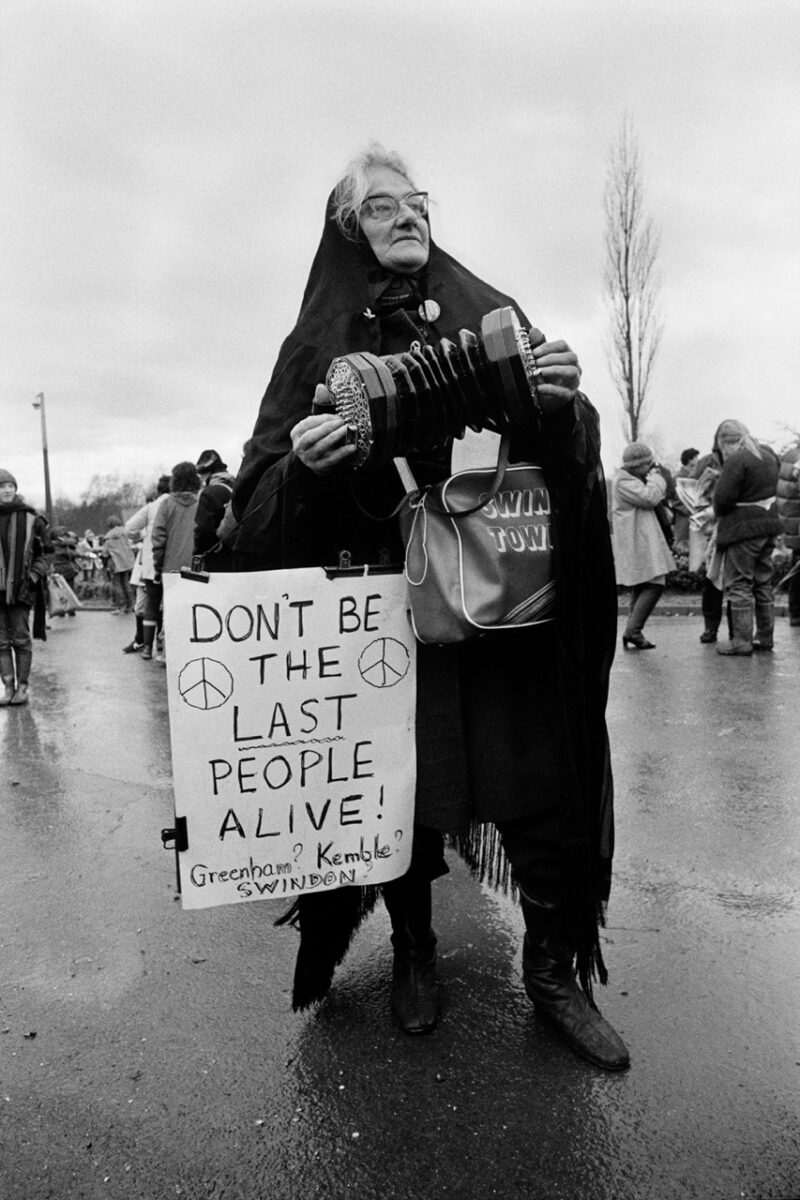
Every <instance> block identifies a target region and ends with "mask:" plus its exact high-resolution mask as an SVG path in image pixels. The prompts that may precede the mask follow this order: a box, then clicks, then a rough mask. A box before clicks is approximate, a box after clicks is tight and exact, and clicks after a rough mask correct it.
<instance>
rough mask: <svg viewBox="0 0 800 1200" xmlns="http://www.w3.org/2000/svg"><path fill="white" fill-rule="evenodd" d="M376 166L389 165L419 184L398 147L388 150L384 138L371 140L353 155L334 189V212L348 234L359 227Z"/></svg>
mask: <svg viewBox="0 0 800 1200" xmlns="http://www.w3.org/2000/svg"><path fill="white" fill-rule="evenodd" d="M375 167H387V168H388V169H389V170H390V171H396V172H397V174H398V175H402V176H403V178H404V179H407V180H408V183H409V186H410V187H411V188H412V190H413V188H414V187H415V186H416V185H415V184H414V181H413V179H412V178H411V172H410V171H409V169H408V166H407V165H406V163H405V161H404V160H403V159H402V158H401V157H400V155H399V154H398V153H397V151H396V150H387V149H386V148H385V147H384V146H382V145H381V143H380V142H370V143H369V145H368V146H366V147H365V148H364V149H363V150H362V151H361V153H360V154H356V156H355V157H354V158H351V160H350V162H349V163H348V164H347V166H346V167H345V169H344V174H343V175H342V177H341V179H340V180H339V182H338V183H337V184H336V187H335V188H334V191H333V216H334V220H335V221H336V224H337V225H338V226H339V228H340V229H341V231H342V233H344V234H345V236H346V237H354V236H355V235H356V233H357V231H358V214H359V211H360V209H361V205H362V204H363V203H364V199H365V197H366V195H367V191H368V190H369V179H368V177H367V176H368V172H369V171H370V170H372V169H373V168H375Z"/></svg>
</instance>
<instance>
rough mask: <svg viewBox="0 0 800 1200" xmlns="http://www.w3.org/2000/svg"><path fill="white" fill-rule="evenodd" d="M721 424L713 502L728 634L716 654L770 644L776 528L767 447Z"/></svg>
mask: <svg viewBox="0 0 800 1200" xmlns="http://www.w3.org/2000/svg"><path fill="white" fill-rule="evenodd" d="M723 426H724V428H723ZM723 426H721V427H720V431H719V435H720V447H721V451H722V458H723V463H722V471H721V472H720V476H719V479H718V480H717V482H716V485H715V487H714V494H713V503H714V513H715V515H716V517H717V550H718V552H719V553H720V556H721V558H722V581H723V585H724V589H725V599H726V600H727V602H728V604H729V606H730V621H731V629H732V637H731V640H730V641H729V642H727V643H726V644H724V645H719V646H717V654H724V655H749V654H752V653H753V650H772V647H773V634H774V628H775V607H774V602H773V601H774V598H773V589H772V573H773V567H772V552H773V550H774V549H775V539H776V537H777V536H778V535H779V534H780V532H781V523H780V520H779V518H778V514H777V508H776V491H777V486H778V469H779V463H778V458H777V455H776V454H775V453H774V452H773V451H772V450H771V449H770V448H769V446H764V445H759V443H758V442H756V441H755V440H754V438H752V437H751V436H750V433H749V432H748V430H747V429H746V428H745V426H744V425H743V424H742V423H741V421H725V422H724V423H723ZM754 616H755V625H756V634H755V639H754V638H753V617H754Z"/></svg>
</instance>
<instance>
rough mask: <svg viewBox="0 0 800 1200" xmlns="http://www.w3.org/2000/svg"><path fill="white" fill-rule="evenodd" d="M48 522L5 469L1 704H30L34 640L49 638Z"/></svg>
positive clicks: (0, 474) (0, 548) (0, 547)
mask: <svg viewBox="0 0 800 1200" xmlns="http://www.w3.org/2000/svg"><path fill="white" fill-rule="evenodd" d="M46 529H47V522H46V521H45V519H44V517H42V516H40V515H39V513H37V512H36V510H35V509H33V508H31V507H30V506H29V505H28V504H26V503H25V501H24V500H23V498H22V496H19V495H18V494H17V481H16V479H15V478H14V476H13V475H12V474H11V472H10V471H6V470H4V469H0V677H2V681H3V686H4V692H3V695H2V696H0V706H2V707H3V708H5V707H6V706H7V705H10V704H14V705H17V704H27V703H28V684H29V680H30V674H31V664H32V662H33V646H32V642H31V631H30V615H31V609H33V610H34V623H33V636H34V637H36V638H40V639H41V640H42V641H44V640H45V638H46V637H47V634H46V632H45V611H46V601H45V582H44V581H45V578H46V576H47V559H46V557H45V555H46V551H47V548H48V547H47V545H46Z"/></svg>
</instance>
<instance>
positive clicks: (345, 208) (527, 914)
mask: <svg viewBox="0 0 800 1200" xmlns="http://www.w3.org/2000/svg"><path fill="white" fill-rule="evenodd" d="M504 306H512V307H513V309H514V311H515V312H516V314H517V316H518V317H519V319H520V321H521V323H522V324H523V326H524V327H525V328H526V329H527V328H528V326H529V324H530V322H528V321H527V319H526V318H525V315H524V313H523V312H522V311H521V309H520V308H519V306H518V305H517V304H516V302H515V301H514V300H512V299H511V298H510V297H509V296H506V295H505V294H504V293H502V292H500V291H498V290H497V289H496V288H494V287H492V286H491V285H489V284H487V283H485V282H483V281H482V280H481V279H479V278H477V277H476V276H475V275H473V274H472V273H471V272H470V271H468V270H467V269H466V268H465V267H463V266H462V265H461V264H460V263H459V262H457V261H456V260H455V259H454V258H453V257H452V256H451V255H449V254H448V253H446V252H445V251H444V250H442V249H441V248H440V247H439V246H438V245H437V244H436V242H435V241H434V240H433V237H432V235H431V229H430V224H429V219H428V201H427V194H426V193H424V192H420V191H419V190H418V188H417V186H416V184H415V183H414V182H413V180H412V177H411V174H410V172H409V170H408V167H407V166H406V165H405V163H404V162H403V161H402V159H400V158H399V156H397V155H396V154H394V153H388V152H386V151H385V150H383V148H382V147H379V146H375V145H373V146H371V147H370V148H369V149H368V150H367V151H366V152H365V153H364V154H363V155H361V156H359V157H358V158H357V159H356V160H354V161H353V162H352V163H351V164H350V166H349V167H348V169H347V171H346V172H345V175H344V177H343V178H342V179H341V180H340V182H339V184H338V185H337V187H336V189H335V190H334V192H333V194H332V195H331V197H330V198H329V200H328V204H327V208H326V213H325V224H324V228H323V233H322V238H321V241H320V244H319V248H318V250H317V253H316V256H315V258H314V261H313V264H312V267H311V273H310V276H309V280H308V283H307V286H306V289H305V294H304V296H303V301H302V305H301V308H300V313H299V316H298V318H297V322H296V324H295V327H294V329H293V331H292V332H291V333H290V334H289V336H288V337H287V338H286V340H285V341H284V343H283V346H282V347H281V350H280V353H279V355H278V359H277V362H276V365H275V368H274V371H273V374H272V378H271V380H270V383H269V385H268V387H267V390H266V393H265V395H264V398H263V400H262V403H261V407H260V410H259V414H258V417H257V420H256V423H255V428H254V431H253V435H252V437H251V439H250V441H249V442H248V443H247V445H246V446H245V453H244V458H243V462H242V466H241V469H240V471H239V474H238V478H237V481H236V485H235V487H234V495H233V502H232V507H233V515H234V517H235V518H236V520H237V522H238V527H237V528H236V531H235V534H234V536H235V556H236V563H237V566H238V568H239V569H244V570H264V569H270V568H286V567H308V566H322V565H330V564H334V565H335V564H336V562H337V561H338V558H339V553H340V551H341V550H343V549H346V550H347V551H348V552H349V554H350V558H351V560H352V562H353V563H354V564H368V563H373V564H374V563H378V562H385V561H388V562H392V563H396V564H397V565H398V566H401V565H402V562H403V544H402V540H401V537H400V531H399V527H398V522H397V520H396V519H395V518H392V519H390V518H391V514H392V513H393V511H394V510H395V509H396V507H397V505H398V502H399V501H400V500H401V499H402V497H403V489H402V487H401V485H400V483H399V480H398V477H397V474H396V472H395V470H394V468H393V467H392V466H391V465H389V466H386V467H379V468H376V469H374V470H370V469H368V468H367V469H364V470H358V471H354V470H353V469H352V467H351V466H350V465H349V460H350V459H351V458H352V454H353V447H352V446H349V445H347V444H346V440H345V427H344V423H343V422H342V420H341V419H340V418H339V417H338V416H336V415H335V414H332V413H331V411H328V412H327V413H326V412H324V411H321V412H317V413H312V411H311V408H312V401H313V400H314V399H315V397H316V399H317V401H318V402H320V401H321V402H324V401H325V400H326V399H327V392H326V389H325V387H324V386H323V384H322V381H323V380H324V379H325V377H326V372H327V370H328V367H329V366H330V363H331V360H332V359H333V358H335V357H337V356H339V355H342V354H347V353H350V352H355V351H368V352H371V353H373V354H378V355H387V354H392V353H400V352H403V351H406V350H408V349H409V347H410V345H411V343H412V342H415V341H419V342H420V343H428V344H431V345H435V344H437V343H438V340H439V339H441V338H444V337H447V338H451V339H454V340H457V338H458V333H459V330H462V329H468V330H473V331H474V330H478V329H480V322H481V318H482V317H483V316H484V315H485V314H486V313H488V312H490V311H492V310H494V309H497V308H501V307H504ZM531 344H532V346H533V347H534V349H533V354H534V356H535V360H536V370H537V372H538V373H539V374H538V376H537V378H538V380H539V396H540V398H541V401H542V406H543V408H544V409H545V412H544V415H543V417H542V421H541V429H540V431H539V433H538V434H535V435H533V434H532V435H531V436H530V437H529V438H527V439H524V440H521V439H519V438H518V439H517V441H516V443H513V442H512V447H511V449H512V455H511V457H512V461H521V460H527V461H534V462H537V463H539V464H540V465H541V466H542V469H543V470H544V473H545V477H546V481H547V486H548V489H549V492H550V496H551V500H552V511H553V516H552V521H553V542H554V545H555V546H556V547H558V551H557V553H556V554H555V560H556V565H555V574H556V580H555V582H556V588H557V594H558V597H559V602H558V603H559V609H558V615H557V618H556V621H555V633H554V632H553V629H554V626H553V625H552V624H550V625H548V626H546V627H544V628H546V629H547V632H546V633H545V632H544V631H543V627H539V628H530V629H519V630H514V631H506V630H504V631H503V632H501V633H498V634H495V635H492V634H488V635H486V636H484V637H480V638H475V639H473V640H472V641H469V642H464V643H460V644H457V645H448V646H438V645H422V644H420V645H419V646H418V647H417V679H418V687H417V719H416V730H417V733H416V738H417V746H416V751H417V785H416V815H415V829H414V848H413V855H412V862H411V866H410V868H409V871H408V873H407V875H405V876H404V877H402V878H401V879H397V880H394V881H392V882H390V883H387V884H384V885H383V886H382V887H381V888H380V889H379V891H380V893H381V894H382V897H383V900H384V902H385V904H386V907H387V908H388V911H389V915H390V919H391V924H392V942H393V946H394V968H393V977H392V988H391V1003H392V1008H393V1010H394V1013H395V1015H396V1017H397V1018H398V1020H399V1022H400V1024H401V1026H402V1028H403V1029H404V1030H405V1031H406V1032H407V1033H412V1034H414V1033H425V1032H428V1031H429V1030H430V1029H432V1028H433V1026H434V1025H435V1023H436V1019H437V1011H438V1008H437V1003H438V1002H437V991H436V981H435V974H434V969H435V959H436V937H435V934H434V931H433V927H432V909H431V882H432V880H433V879H435V878H436V877H437V876H440V875H443V874H445V873H446V872H447V870H448V868H447V865H446V863H445V861H444V856H443V849H444V838H445V835H446V836H447V838H448V841H449V844H451V845H454V846H455V847H456V848H457V849H458V850H459V852H460V853H461V854H462V855H463V856H464V858H465V859H466V861H467V862H468V863H470V865H471V866H473V868H475V869H476V870H477V871H479V872H481V874H482V877H484V876H486V875H488V877H489V878H490V880H491V881H492V882H494V883H495V884H498V883H499V882H500V881H502V880H503V879H505V880H506V881H507V879H508V874H507V869H508V865H509V863H510V866H511V869H512V871H513V877H514V882H515V885H516V889H518V893H519V896H520V901H521V905H522V910H523V914H524V918H525V925H526V934H525V941H524V947H523V977H524V983H525V987H526V991H527V992H528V995H529V996H530V997H531V999H532V1000H533V1003H534V1006H535V1008H536V1010H537V1011H538V1012H539V1013H540V1014H541V1015H542V1016H544V1017H545V1018H546V1019H548V1020H549V1021H550V1023H551V1024H552V1025H554V1026H555V1028H556V1029H557V1030H558V1032H559V1033H560V1034H561V1035H562V1036H563V1037H564V1038H565V1039H566V1041H567V1042H568V1043H569V1044H570V1045H571V1047H572V1048H573V1049H574V1050H576V1051H577V1052H578V1053H579V1054H581V1055H583V1056H584V1057H586V1058H588V1059H589V1060H590V1061H591V1062H593V1063H595V1064H597V1065H599V1066H602V1067H605V1068H608V1069H621V1068H624V1067H626V1066H627V1065H628V1063H629V1061H630V1059H629V1054H628V1051H627V1048H626V1047H625V1045H624V1043H623V1042H622V1040H621V1038H620V1037H619V1035H618V1034H617V1033H616V1032H615V1030H614V1029H613V1028H612V1027H611V1025H610V1024H609V1023H608V1022H607V1021H606V1020H605V1019H604V1018H603V1017H602V1016H601V1015H600V1013H599V1012H598V1010H597V1009H596V1007H595V1005H594V1003H593V1001H592V1000H591V994H592V993H591V983H592V979H593V978H599V979H600V981H601V982H605V981H606V979H607V972H606V968H605V965H604V963H603V958H602V953H601V949H600V941H599V927H600V925H601V924H602V922H603V920H604V916H603V914H604V906H605V903H606V900H607V898H608V894H609V887H610V879H611V860H612V854H613V782H612V776H611V769H610V756H609V746H608V735H607V730H606V724H605V705H606V699H607V690H608V677H609V670H610V666H611V661H612V658H613V653H614V643H615V640H616V632H615V631H616V586H615V582H614V570H613V560H612V555H611V546H610V538H609V531H608V522H607V515H606V498H605V484H604V480H603V475H602V468H601V465H600V453H599V450H600V439H599V423H598V418H597V413H596V411H595V410H594V408H593V407H592V405H591V404H590V403H589V401H588V400H587V399H586V397H585V396H583V395H582V394H581V393H580V392H579V391H578V383H579V381H580V368H579V366H578V362H577V358H576V356H575V355H574V353H573V352H572V351H571V350H570V349H569V347H568V346H567V345H566V344H565V343H564V342H547V341H546V340H545V339H544V337H543V335H542V334H540V333H539V332H538V331H536V330H534V331H532V332H531ZM450 450H451V446H450V444H448V445H447V446H446V448H445V449H444V450H442V451H440V452H430V453H426V454H425V455H424V458H425V464H423V463H421V462H420V461H419V456H413V455H412V456H409V461H410V462H411V465H412V467H413V469H414V473H415V475H416V476H417V478H418V479H420V478H422V479H423V480H424V481H425V482H429V481H435V480H439V479H443V478H445V477H446V476H447V475H449V474H450V462H449V455H450ZM368 514H370V515H368ZM378 515H380V516H382V517H384V518H386V519H383V520H376V519H374V517H375V516H378ZM376 898H377V891H376V889H374V888H363V889H361V888H341V889H338V890H336V891H329V892H327V893H325V894H318V895H313V894H309V895H303V896H301V897H300V898H299V900H298V902H297V906H296V909H294V910H293V911H292V913H291V914H287V917H286V918H284V920H285V919H290V917H291V919H292V920H295V921H296V922H297V923H298V924H299V928H300V934H301V939H300V949H299V953H298V959H297V964H296V968H295V980H294V992H293V1003H294V1006H295V1007H296V1008H303V1007H306V1006H308V1005H310V1004H312V1003H314V1002H316V1001H318V1000H320V999H321V998H322V997H323V996H324V995H325V993H326V992H327V990H328V988H329V986H330V983H331V980H332V976H333V972H334V969H335V967H336V965H337V964H338V963H339V962H341V960H342V958H343V957H344V955H345V953H346V951H347V947H348V945H349V943H350V940H351V938H352V935H353V933H354V931H355V929H356V928H357V926H358V924H359V922H360V920H361V919H362V918H363V917H364V916H365V915H366V914H367V912H369V911H370V909H371V907H372V906H373V905H374V903H375V900H376Z"/></svg>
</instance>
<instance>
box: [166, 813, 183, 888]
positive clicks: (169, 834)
mask: <svg viewBox="0 0 800 1200" xmlns="http://www.w3.org/2000/svg"><path fill="white" fill-rule="evenodd" d="M161 845H162V847H163V849H164V850H174V851H175V873H176V875H177V879H178V894H179V895H180V891H181V872H180V866H179V859H178V855H179V854H182V853H183V851H184V850H188V849H189V830H188V828H187V826H186V817H176V818H175V828H174V829H162V830H161Z"/></svg>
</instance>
